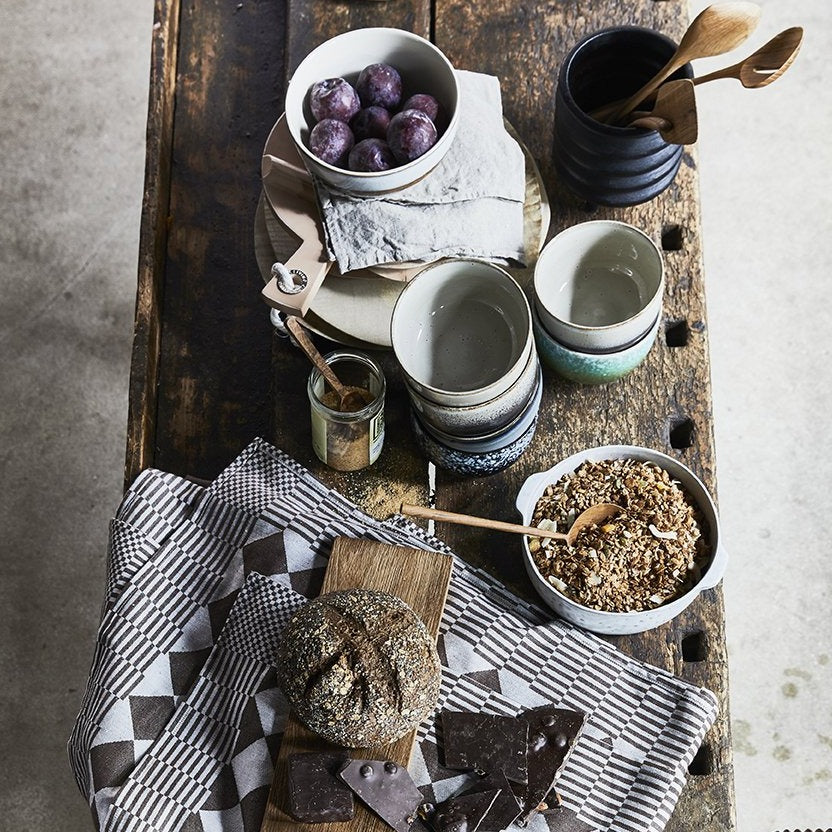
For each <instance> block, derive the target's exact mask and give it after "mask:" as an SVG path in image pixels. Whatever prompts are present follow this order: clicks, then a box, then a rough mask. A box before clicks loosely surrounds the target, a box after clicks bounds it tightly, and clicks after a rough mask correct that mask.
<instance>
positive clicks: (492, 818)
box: [460, 771, 523, 832]
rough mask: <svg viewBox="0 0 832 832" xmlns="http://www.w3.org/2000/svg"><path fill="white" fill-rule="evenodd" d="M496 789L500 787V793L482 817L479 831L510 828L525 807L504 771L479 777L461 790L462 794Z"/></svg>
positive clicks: (500, 831) (499, 831)
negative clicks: (512, 788)
mask: <svg viewBox="0 0 832 832" xmlns="http://www.w3.org/2000/svg"><path fill="white" fill-rule="evenodd" d="M495 789H499V791H500V793H499V795H498V796H497V799H496V800H495V801H494V802H493V803H492V804H491V808H490V809H489V810H488V812H486V814H485V817H484V818H483V819H482V822H481V823H480V825H479V827H478V832H502V830H503V829H508V827H509V826H511V824H512V823H513V822H514V820H515V819H516V818H517V817H518V816H519V815H520V810H521V809H522V808H523V807H522V806H521V805H520V801H519V800H518V799H517V798H516V797H515V796H514V792H513V791H512V790H511V784H510V783H509V782H508V780H507V779H506V776H505V774H504V773H503V772H502V771H497V772H495V773H494V774H489V775H486V776H485V777H480V778H478V779H477V780H476V781H475V782H474V783H472V784H471V785H469V786H466V787H465V788H464V789H463V790H462V791H461V792H460V796H462V795H469V794H478V793H479V792H488V791H492V790H495Z"/></svg>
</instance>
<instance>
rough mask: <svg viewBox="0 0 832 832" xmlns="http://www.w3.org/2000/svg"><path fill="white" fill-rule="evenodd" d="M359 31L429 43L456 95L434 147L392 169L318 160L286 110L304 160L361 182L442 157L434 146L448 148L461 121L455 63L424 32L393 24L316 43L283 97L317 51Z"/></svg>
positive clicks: (406, 169)
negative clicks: (358, 167)
mask: <svg viewBox="0 0 832 832" xmlns="http://www.w3.org/2000/svg"><path fill="white" fill-rule="evenodd" d="M357 32H361V33H365V32H376V33H382V32H395V33H396V35H397V36H401V37H403V39H404V40H410V41H413V42H414V43H415V42H418V43H421V44H422V45H426V46H428V47H430V49H431V50H432V51H433V52H434V54H435V55H436V56H437V57H438V58H439V59H440V61H441V62H442V63H444V64H445V67H446V68H447V69H448V71H449V72H450V77H451V79H452V85H453V88H454V94H455V98H456V102H455V104H454V107H453V112H452V113H450V117H449V119H448V125H447V127H446V128H445V130H444V132H443V133H442V135H441V136H439V138H437V140H436V143H435V144H434V145H433V146H432V147H430V148H428V150H427V151H425V153H423V154H422V155H421V156H417V157H416V158H415V159H411V161H409V162H406V163H405V164H403V165H397V166H396V167H394V168H389V169H388V170H373V171H358V170H349V169H348V168H339V167H338V166H337V165H332V164H330V163H329V162H325V161H324V160H323V159H319V158H318V157H317V156H315V154H314V153H312V151H311V150H309V148H308V147H307V146H306V145H305V143H304V142H303V140H302V139H301V137H300V136H299V135H296V134H295V130H294V118H289V116H288V113H287V118H286V126H287V128H288V130H289V135H290V136H291V137H292V141H293V142H294V143H295V146H296V147H297V149H298V152H299V153H300V154H301V156H302V157H303V158H304V159H308V160H310V161H312V163H313V164H315V165H317V166H320V167H321V168H323V169H324V170H326V171H329V172H331V173H332V174H335V175H340V176H343V175H345V174H346V175H348V176H351V177H353V176H354V177H355V178H356V179H357V180H358V181H362V180H368V181H372V180H378V179H382V178H384V177H385V176H388V175H389V174H390V173H391V172H393V171H395V172H403V173H406V172H407V171H408V170H411V169H413V168H415V167H417V166H418V165H419V162H420V160H421V163H422V164H424V160H425V157H428V156H430V157H431V158H432V157H433V156H435V155H436V153H440V155H441V156H443V155H444V150H442V151H436V152H434V148H437V147H442V148H445V149H447V148H446V145H449V143H450V141H453V138H454V135H455V133H456V128H457V125H458V124H459V77H458V76H457V74H456V70H455V69H454V66H453V64H452V63H451V62H450V61H449V60H448V58H447V57H446V55H445V53H444V52H442V50H441V49H439V47H438V46H436V44H435V43H431V41H429V40H428V39H427V38H423V37H422V36H421V35H417V34H416V33H415V32H409V31H407V30H406V29H397V28H396V27H394V26H364V27H362V28H359V29H350V30H348V31H346V32H341V33H340V34H337V35H334V36H333V37H331V38H328V39H327V40H325V41H323V42H322V43H320V44H318V46H316V47H315V48H314V49H313V50H312V51H311V52H309V53H308V54H307V55H306V57H305V58H304V59H303V60H302V61H301V62H300V63H299V64H298V65H297V67H296V68H295V71H294V72H293V73H292V77H291V78H290V79H289V83H288V84H287V85H286V95H285V96H284V98H285V99H288V98H289V91H290V89H291V88H292V84H293V83H294V81H295V78H296V76H297V74H298V71H299V70H300V69H301V67H304V66H305V65H306V64H307V62H308V63H309V64H310V65H311V64H312V63H314V56H315V54H316V53H319V50H321V49H323V48H325V47H329V46H330V45H331V44H332V43H333V42H335V41H341V40H344V39H351V38H354V37H355V34H356V33H357ZM307 93H308V90H307V91H306V92H305V93H304V97H303V98H302V99H301V100H305V96H306V94H307ZM310 129H311V128H310ZM446 136H448V137H449V139H448V141H447V142H446V141H444V139H445V137H446ZM438 163H439V160H437V161H436V162H434V164H433V165H431V167H430V170H429V171H427V172H426V174H427V173H429V172H430V171H431V170H433V168H434V167H435V166H436V165H437V164H438ZM426 174H425V175H426Z"/></svg>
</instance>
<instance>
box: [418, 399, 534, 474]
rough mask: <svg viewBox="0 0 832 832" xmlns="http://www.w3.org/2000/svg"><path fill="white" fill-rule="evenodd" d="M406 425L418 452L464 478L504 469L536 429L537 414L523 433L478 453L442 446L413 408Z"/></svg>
mask: <svg viewBox="0 0 832 832" xmlns="http://www.w3.org/2000/svg"><path fill="white" fill-rule="evenodd" d="M410 427H411V428H412V430H413V434H414V436H415V437H416V444H417V445H418V446H419V448H420V450H421V451H422V453H423V454H425V456H426V457H427V458H428V459H429V460H430V461H431V462H433V464H434V465H436V466H437V467H438V468H444V469H445V470H446V471H451V472H452V473H454V474H460V475H461V476H465V477H485V476H488V475H489V474H496V473H497V472H498V471H502V470H503V468H508V466H509V465H511V464H512V463H513V462H516V461H517V460H518V459H519V458H520V457H521V456H522V454H523V452H524V451H525V450H526V448H528V447H529V443H530V442H531V441H532V439H533V438H534V432H535V430H536V429H537V416H536V415H535V418H534V419H533V420H532V423H531V425H529V427H528V428H527V429H526V431H525V433H523V434H522V435H521V436H519V437H518V438H517V439H515V440H514V441H513V442H511V443H510V444H509V445H506V446H505V447H504V448H498V449H496V450H492V451H484V452H481V453H473V452H469V451H460V450H457V449H456V448H449V447H448V446H447V445H443V444H442V443H441V442H439V441H438V440H436V439H434V438H433V437H432V436H431V435H430V434H429V433H428V432H427V431H426V430H425V428H424V426H423V425H422V424H421V422H420V421H419V417H418V416H417V415H416V411H415V410H413V409H412V408H411V410H410Z"/></svg>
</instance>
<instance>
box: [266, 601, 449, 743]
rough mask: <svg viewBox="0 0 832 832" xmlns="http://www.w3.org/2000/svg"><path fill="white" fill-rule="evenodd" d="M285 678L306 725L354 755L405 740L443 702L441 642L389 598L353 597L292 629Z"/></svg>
mask: <svg viewBox="0 0 832 832" xmlns="http://www.w3.org/2000/svg"><path fill="white" fill-rule="evenodd" d="M277 670H278V678H279V679H280V682H281V686H282V688H283V692H284V693H285V694H286V698H287V699H288V700H289V703H290V704H291V705H292V707H293V708H294V710H295V714H296V716H297V717H298V719H299V720H300V721H301V722H302V723H303V724H304V725H305V726H306V727H307V728H309V729H310V730H311V731H314V732H315V733H317V734H320V735H321V736H322V737H324V738H325V739H327V740H329V741H330V742H333V743H336V744H337V745H344V746H347V747H349V748H357V747H364V746H370V745H378V744H386V743H388V742H392V741H393V740H395V739H398V738H399V737H400V736H402V735H403V734H406V733H407V732H408V731H409V730H411V729H412V728H415V727H416V726H417V725H418V724H419V723H420V722H422V720H423V719H425V717H427V716H428V714H430V712H431V711H432V710H433V708H434V707H435V706H436V701H437V699H438V697H439V682H440V664H439V656H438V654H437V652H436V645H435V643H434V640H433V639H432V638H431V636H430V634H429V633H428V631H427V629H426V628H425V625H424V624H423V623H422V621H421V619H420V618H419V617H418V616H417V615H416V614H415V613H414V612H413V610H411V609H410V607H409V606H407V604H405V602H404V601H402V600H401V599H400V598H397V597H396V596H394V595H389V594H387V593H385V592H375V591H373V590H366V589H351V590H345V591H341V592H330V593H328V594H327V595H322V596H320V597H319V598H316V599H314V600H313V601H310V602H309V603H308V604H306V605H305V606H304V607H302V608H301V609H300V610H298V612H297V613H295V615H294V616H293V617H292V619H291V620H290V621H289V624H288V625H287V627H286V630H285V632H284V636H283V643H282V645H281V648H280V651H279V654H278V661H277Z"/></svg>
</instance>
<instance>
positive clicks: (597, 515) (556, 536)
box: [399, 503, 624, 546]
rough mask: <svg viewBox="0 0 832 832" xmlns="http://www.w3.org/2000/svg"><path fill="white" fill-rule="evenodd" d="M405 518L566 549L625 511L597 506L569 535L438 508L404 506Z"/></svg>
mask: <svg viewBox="0 0 832 832" xmlns="http://www.w3.org/2000/svg"><path fill="white" fill-rule="evenodd" d="M399 510H400V512H401V513H402V514H406V515H408V516H409V517H422V518H424V519H426V520H441V521H443V522H445V523H455V524H456V525H458V526H476V527H477V528H480V529H494V530H495V531H498V532H513V533H515V534H527V535H530V536H531V537H550V538H552V540H561V541H563V542H564V543H566V545H567V546H573V545H574V543H575V541H576V540H577V538H578V535H579V534H580V533H581V532H582V531H583V530H584V529H585V528H586V527H587V526H591V525H596V526H597V525H599V524H601V523H603V522H604V521H605V520H609V519H610V518H611V517H614V516H615V515H616V514H618V513H619V512H622V511H624V509H623V508H622V507H621V506H619V505H616V504H615V503H596V505H594V506H590V507H589V508H588V509H586V510H585V511H582V512H581V513H580V514H579V515H578V516H577V517H576V518H575V522H574V523H573V524H572V525H571V526H570V527H569V531H568V532H566V533H564V532H553V531H549V529H538V528H537V527H535V526H521V525H519V524H517V523H504V522H503V521H502V520H491V519H489V518H486V517H474V516H473V515H471V514H456V513H455V512H453V511H440V510H439V509H436V508H427V507H426V506H414V505H410V504H409V503H402V504H401V508H400V509H399Z"/></svg>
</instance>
